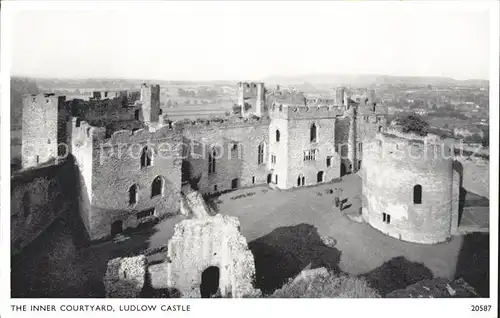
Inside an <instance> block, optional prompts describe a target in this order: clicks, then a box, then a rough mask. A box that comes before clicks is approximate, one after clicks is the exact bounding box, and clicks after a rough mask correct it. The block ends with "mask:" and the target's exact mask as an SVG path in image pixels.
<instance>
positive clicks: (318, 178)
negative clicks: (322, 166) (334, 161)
mask: <svg viewBox="0 0 500 318" xmlns="http://www.w3.org/2000/svg"><path fill="white" fill-rule="evenodd" d="M323 174H324V172H323V171H320V172H318V177H317V180H316V181H317V182H318V183H320V182H323Z"/></svg>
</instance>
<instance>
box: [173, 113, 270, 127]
mask: <svg viewBox="0 0 500 318" xmlns="http://www.w3.org/2000/svg"><path fill="white" fill-rule="evenodd" d="M175 123H176V124H179V125H182V127H183V128H184V129H229V128H242V127H250V126H260V125H266V126H267V125H269V124H270V118H269V117H268V116H266V117H251V118H238V117H232V118H228V119H207V120H201V121H199V120H182V121H178V122H175Z"/></svg>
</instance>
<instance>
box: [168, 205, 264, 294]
mask: <svg viewBox="0 0 500 318" xmlns="http://www.w3.org/2000/svg"><path fill="white" fill-rule="evenodd" d="M239 227H240V223H239V221H238V219H237V218H235V217H230V216H225V215H220V214H219V215H216V216H213V217H207V218H201V219H188V220H183V221H181V222H180V223H178V224H177V225H176V226H175V232H174V235H173V237H172V238H171V239H170V241H169V242H168V258H167V259H168V263H167V266H166V271H167V275H166V277H167V278H166V280H167V282H166V285H167V286H168V287H170V288H175V289H177V290H179V291H180V293H181V295H182V297H187V298H196V297H200V296H201V293H200V285H201V284H202V273H203V271H204V270H206V269H207V268H208V267H211V266H215V267H217V268H219V271H220V277H219V289H220V292H221V295H222V296H223V297H242V296H244V295H247V294H251V293H252V292H253V291H254V289H253V285H252V284H253V279H254V276H255V263H254V259H253V255H252V252H251V251H250V250H249V249H248V245H247V242H246V239H245V238H244V237H243V235H241V233H240V231H239Z"/></svg>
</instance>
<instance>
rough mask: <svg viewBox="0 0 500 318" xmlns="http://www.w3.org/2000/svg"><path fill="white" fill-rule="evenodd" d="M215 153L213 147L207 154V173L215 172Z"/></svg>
mask: <svg viewBox="0 0 500 318" xmlns="http://www.w3.org/2000/svg"><path fill="white" fill-rule="evenodd" d="M216 155H217V153H216V151H215V149H213V150H212V153H211V154H209V155H208V174H212V173H215V157H216Z"/></svg>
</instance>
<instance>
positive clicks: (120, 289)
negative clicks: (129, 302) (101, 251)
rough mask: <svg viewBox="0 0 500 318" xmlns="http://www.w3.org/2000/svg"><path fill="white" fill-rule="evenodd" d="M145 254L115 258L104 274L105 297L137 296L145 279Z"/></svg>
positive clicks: (109, 263)
mask: <svg viewBox="0 0 500 318" xmlns="http://www.w3.org/2000/svg"><path fill="white" fill-rule="evenodd" d="M146 266H147V261H146V256H144V255H139V256H135V257H123V258H121V257H120V258H115V259H112V260H110V261H109V262H108V268H107V270H106V274H105V276H104V280H103V281H104V288H105V290H106V298H138V297H139V296H140V294H141V291H142V289H143V287H144V281H145V279H146Z"/></svg>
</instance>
